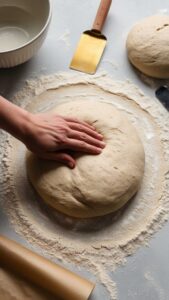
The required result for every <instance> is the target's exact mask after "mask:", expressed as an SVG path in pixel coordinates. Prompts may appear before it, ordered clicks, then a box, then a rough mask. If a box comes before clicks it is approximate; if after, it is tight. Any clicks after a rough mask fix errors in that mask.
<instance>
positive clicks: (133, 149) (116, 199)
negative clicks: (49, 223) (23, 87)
mask: <svg viewBox="0 0 169 300" xmlns="http://www.w3.org/2000/svg"><path fill="white" fill-rule="evenodd" d="M54 112H56V113H57V114H60V115H63V116H69V117H76V118H78V119H79V120H83V121H85V122H88V123H89V124H93V125H94V126H95V128H96V130H97V131H98V132H100V133H101V134H102V135H103V136H104V140H105V142H106V147H105V149H104V150H103V152H102V153H101V154H100V155H89V154H80V153H75V156H76V167H75V169H73V170H72V169H69V168H68V167H66V166H63V165H61V164H59V163H57V162H56V161H47V160H43V159H39V158H38V157H36V156H35V155H34V154H32V153H30V152H28V155H27V171H28V176H29V179H30V181H31V182H32V184H33V186H34V187H35V189H36V191H37V192H38V193H39V195H40V196H41V198H42V199H43V200H44V201H45V202H46V203H48V204H49V205H50V206H52V207H53V208H54V209H56V210H58V211H60V212H62V213H64V214H66V215H69V216H73V217H77V218H89V217H95V216H101V215H105V214H109V213H111V212H113V211H116V210H117V209H119V208H120V207H122V206H123V205H124V204H125V203H126V202H127V201H128V200H130V199H131V197H132V196H133V195H134V194H135V193H136V192H137V190H138V189H139V186H140V182H141V180H142V176H143V172H144V149H143V145H142V143H141V141H140V139H139V137H138V134H137V132H136V129H135V128H134V127H133V125H132V124H131V123H130V121H129V120H128V119H127V118H126V117H125V115H124V114H123V113H122V112H120V111H118V110H117V109H115V108H114V107H113V106H112V105H111V104H107V103H103V102H96V101H92V100H91V101H90V100H88V101H83V100H78V101H70V102H67V103H64V104H60V105H58V106H56V108H55V109H54Z"/></svg>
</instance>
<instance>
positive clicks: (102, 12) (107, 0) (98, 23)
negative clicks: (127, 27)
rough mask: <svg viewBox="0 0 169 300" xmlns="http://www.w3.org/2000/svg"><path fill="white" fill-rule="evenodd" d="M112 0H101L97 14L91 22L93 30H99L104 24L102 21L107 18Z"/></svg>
mask: <svg viewBox="0 0 169 300" xmlns="http://www.w3.org/2000/svg"><path fill="white" fill-rule="evenodd" d="M111 3H112V0H101V3H100V6H99V9H98V11H97V15H96V18H95V21H94V24H93V28H92V29H94V30H98V31H101V30H102V28H103V25H104V22H105V20H106V18H107V15H108V12H109V9H110V6H111Z"/></svg>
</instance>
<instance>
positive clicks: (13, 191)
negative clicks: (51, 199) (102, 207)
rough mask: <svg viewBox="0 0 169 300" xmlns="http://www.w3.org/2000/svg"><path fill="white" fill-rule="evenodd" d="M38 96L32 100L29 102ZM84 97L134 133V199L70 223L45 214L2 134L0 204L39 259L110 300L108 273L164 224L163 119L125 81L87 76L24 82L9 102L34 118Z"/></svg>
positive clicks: (167, 207)
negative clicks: (76, 275) (56, 262)
mask: <svg viewBox="0 0 169 300" xmlns="http://www.w3.org/2000/svg"><path fill="white" fill-rule="evenodd" d="M39 94H41V95H40V100H39V97H38V98H36V95H39ZM34 97H35V98H34ZM33 98H34V99H33ZM89 98H90V99H93V100H96V101H98V100H100V101H105V102H108V103H112V105H114V107H116V108H118V109H120V110H122V111H123V112H124V113H126V115H127V117H128V118H129V119H130V120H131V122H132V123H133V125H134V126H135V127H136V129H137V131H138V133H139V136H140V138H141V140H142V143H143V145H144V150H145V154H146V165H145V174H144V178H143V183H142V186H141V189H140V191H139V192H138V194H137V195H136V196H135V197H134V198H133V199H132V200H131V201H130V203H129V204H128V205H127V206H126V207H125V208H124V209H122V210H121V211H119V212H118V213H115V214H110V215H107V216H105V217H98V218H94V219H88V220H86V219H84V220H77V219H73V218H69V217H66V216H64V215H62V214H61V213H53V211H52V210H51V209H50V208H48V207H47V206H45V205H44V203H43V201H41V199H39V197H38V196H37V194H36V192H35V191H34V190H33V188H32V186H31V185H30V183H29V182H28V180H27V176H26V167H25V153H26V149H25V147H24V146H23V145H22V144H21V143H20V142H18V141H17V140H15V139H14V138H13V137H10V136H7V135H6V134H3V133H2V134H1V139H2V141H4V143H3V145H4V147H3V153H2V154H1V161H2V176H1V179H0V180H1V204H2V205H3V207H4V211H5V212H6V214H7V215H8V217H9V220H10V221H11V223H12V224H13V226H14V229H15V230H16V231H17V232H18V233H19V234H21V235H22V236H24V237H25V238H26V239H27V240H28V241H29V242H30V243H34V244H36V245H38V246H40V247H41V248H42V250H43V253H45V252H46V253H47V254H48V255H49V256H51V257H52V256H53V257H54V258H58V259H60V260H63V261H64V262H68V263H73V264H77V265H78V264H79V265H81V266H82V267H86V269H88V270H89V271H91V272H92V273H94V274H97V277H98V279H99V280H100V282H101V283H103V284H104V285H105V286H106V288H107V290H108V292H109V294H110V299H116V298H117V295H116V289H115V285H114V283H113V282H112V280H111V278H110V277H109V272H111V271H114V270H115V269H116V267H117V266H119V265H121V264H122V263H124V262H125V259H126V257H127V256H128V255H131V254H133V253H134V252H135V251H136V249H137V248H138V247H139V246H141V245H144V244H146V243H147V242H148V241H149V239H150V237H151V236H152V234H153V233H154V232H156V231H157V229H159V228H160V227H161V226H162V224H163V223H164V221H165V220H168V216H169V203H168V200H167V198H168V196H169V195H168V188H167V187H168V185H169V127H168V124H169V117H168V113H167V111H166V110H165V109H164V108H163V107H162V106H161V105H160V103H158V102H157V101H156V100H155V99H150V98H148V97H146V96H145V95H144V94H143V93H142V92H141V91H140V90H139V89H137V87H135V86H133V85H132V84H130V83H128V82H114V81H113V80H112V79H111V78H109V77H108V76H107V75H104V74H103V75H99V76H94V77H90V76H86V75H81V76H80V75H79V74H78V75H72V73H70V74H69V73H64V74H58V75H53V76H48V77H44V78H41V79H39V80H38V81H32V82H29V83H28V84H27V86H26V87H25V89H24V90H23V91H22V92H20V93H19V94H18V95H17V96H16V97H15V99H14V102H15V103H16V104H18V105H21V106H22V107H25V108H26V109H28V110H30V111H32V112H42V111H46V110H50V109H52V108H53V107H54V106H56V104H57V103H61V102H63V101H69V100H74V101H76V100H86V101H87V100H88V99H89ZM32 99H33V100H32ZM129 142H130V141H129ZM96 180H97V178H96Z"/></svg>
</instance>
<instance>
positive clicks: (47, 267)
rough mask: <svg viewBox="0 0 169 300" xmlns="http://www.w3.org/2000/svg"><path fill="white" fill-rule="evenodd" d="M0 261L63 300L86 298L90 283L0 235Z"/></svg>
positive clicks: (90, 286)
mask: <svg viewBox="0 0 169 300" xmlns="http://www.w3.org/2000/svg"><path fill="white" fill-rule="evenodd" d="M0 265H1V266H2V267H5V268H7V269H9V270H11V271H13V272H14V273H16V274H18V275H20V276H21V277H23V278H24V279H27V280H28V281H30V282H32V283H34V284H36V285H38V286H39V287H42V288H43V289H46V290H47V291H49V292H51V293H53V294H54V295H56V296H57V297H60V298H61V299H63V300H70V299H72V300H87V299H88V298H89V296H90V294H91V292H92V290H93V289H94V286H95V285H94V283H92V282H90V281H88V280H86V279H84V278H81V277H80V276H78V275H76V274H74V273H73V272H71V271H69V270H67V269H65V268H62V267H61V266H59V265H57V264H55V263H52V262H50V261H49V260H47V259H45V258H44V257H42V256H40V255H38V254H36V253H34V252H32V251H30V250H28V249H26V248H25V247H23V246H21V245H19V244H18V243H16V242H14V241H11V240H9V239H7V238H5V237H3V236H0Z"/></svg>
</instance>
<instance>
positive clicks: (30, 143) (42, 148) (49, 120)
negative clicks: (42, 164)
mask: <svg viewBox="0 0 169 300" xmlns="http://www.w3.org/2000/svg"><path fill="white" fill-rule="evenodd" d="M0 128H2V129H4V130H6V131H8V132H9V133H11V134H12V135H13V136H15V137H16V138H18V139H19V140H21V141H22V142H23V143H24V144H25V145H26V147H27V148H28V149H29V150H30V151H32V152H33V153H35V154H36V155H38V156H39V157H41V158H44V159H50V160H56V161H58V162H61V163H63V164H65V165H67V166H68V167H70V168H74V167H75V165H76V161H75V159H74V157H73V156H72V155H71V154H69V153H68V152H67V151H68V150H71V151H78V152H86V153H89V154H93V155H97V154H100V153H101V152H102V150H103V148H104V147H105V143H104V142H103V137H102V135H100V134H99V133H98V132H96V130H95V128H94V127H93V126H91V125H89V124H87V123H85V122H81V121H79V120H77V119H75V118H69V117H64V116H60V115H57V114H55V113H42V114H32V113H29V112H27V111H25V110H24V109H22V108H20V107H18V106H16V105H14V104H12V103H10V102H9V101H7V100H6V99H4V98H3V97H1V96H0Z"/></svg>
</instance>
